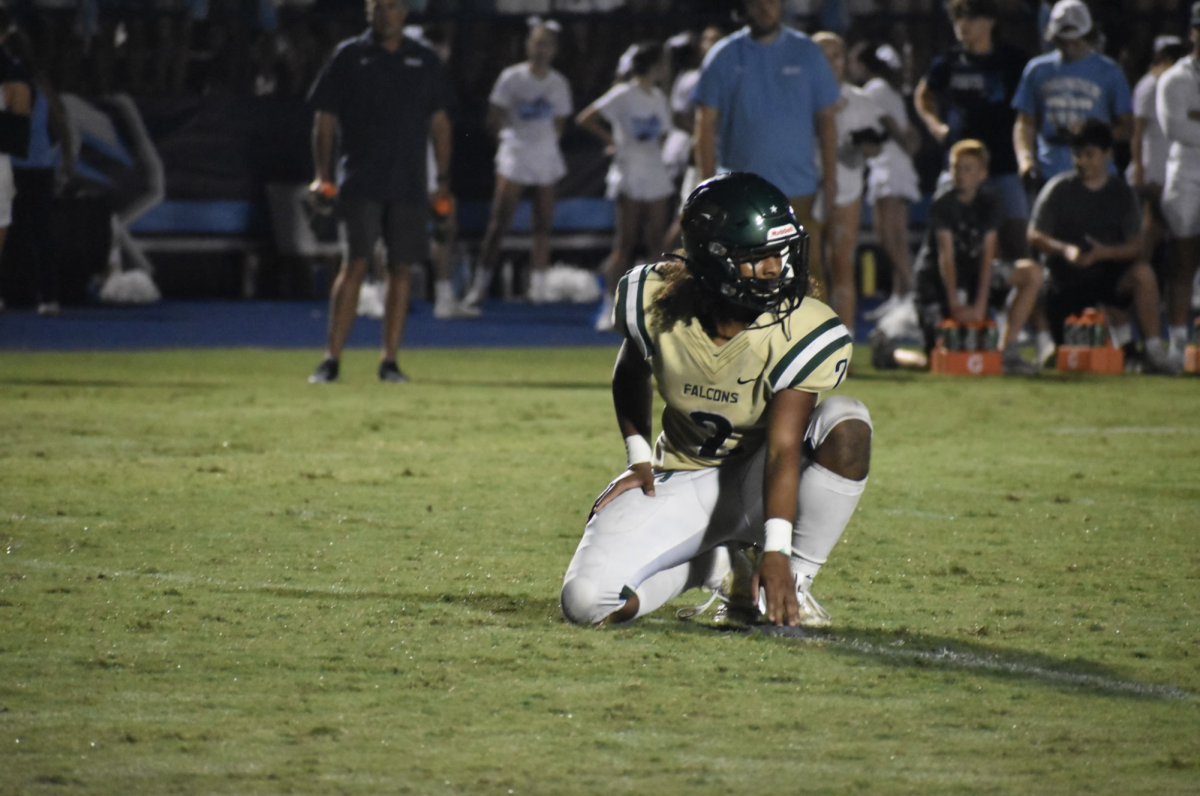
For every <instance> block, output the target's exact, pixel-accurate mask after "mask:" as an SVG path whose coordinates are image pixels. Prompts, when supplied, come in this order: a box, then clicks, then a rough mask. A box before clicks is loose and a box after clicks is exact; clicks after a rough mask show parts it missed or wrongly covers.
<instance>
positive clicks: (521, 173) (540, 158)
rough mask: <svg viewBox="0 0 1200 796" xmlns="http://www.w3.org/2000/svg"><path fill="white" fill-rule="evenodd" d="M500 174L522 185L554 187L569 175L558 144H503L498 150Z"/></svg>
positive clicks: (497, 165)
mask: <svg viewBox="0 0 1200 796" xmlns="http://www.w3.org/2000/svg"><path fill="white" fill-rule="evenodd" d="M496 173H497V174H499V175H500V176H501V177H504V178H505V179H506V180H511V181H512V182H515V183H517V184H518V185H541V186H545V185H554V184H556V183H557V182H558V181H559V180H561V179H562V178H563V177H564V176H566V174H567V162H566V161H565V160H564V159H563V156H562V150H561V148H560V147H559V145H558V141H557V140H556V139H555V140H551V141H549V142H534V143H530V144H525V143H517V142H514V141H510V140H504V141H501V142H500V147H499V148H498V149H497V150H496Z"/></svg>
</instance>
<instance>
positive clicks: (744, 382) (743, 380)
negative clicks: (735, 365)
mask: <svg viewBox="0 0 1200 796" xmlns="http://www.w3.org/2000/svg"><path fill="white" fill-rule="evenodd" d="M756 381H758V376H755V377H754V378H752V379H738V380H737V383H738V384H753V383H754V382H756Z"/></svg>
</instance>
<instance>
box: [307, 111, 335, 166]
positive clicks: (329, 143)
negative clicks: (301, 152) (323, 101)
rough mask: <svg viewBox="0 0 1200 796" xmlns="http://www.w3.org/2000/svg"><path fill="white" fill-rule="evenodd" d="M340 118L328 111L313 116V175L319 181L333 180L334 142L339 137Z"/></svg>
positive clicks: (318, 112)
mask: <svg viewBox="0 0 1200 796" xmlns="http://www.w3.org/2000/svg"><path fill="white" fill-rule="evenodd" d="M337 127H338V118H337V117H336V116H334V115H333V114H332V113H329V112H328V111H317V112H316V114H315V115H314V116H313V132H312V158H313V175H314V176H315V177H316V179H317V181H318V182H333V142H334V139H335V138H336V137H337Z"/></svg>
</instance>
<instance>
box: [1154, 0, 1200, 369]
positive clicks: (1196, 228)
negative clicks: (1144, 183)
mask: <svg viewBox="0 0 1200 796" xmlns="http://www.w3.org/2000/svg"><path fill="white" fill-rule="evenodd" d="M1190 37H1191V41H1192V52H1191V54H1190V55H1188V56H1187V57H1185V58H1181V59H1179V60H1178V61H1176V62H1175V65H1174V66H1172V67H1171V68H1170V69H1168V70H1167V71H1166V72H1165V73H1164V74H1163V76H1162V77H1161V78H1159V80H1158V103H1157V105H1158V119H1159V122H1160V123H1161V124H1162V127H1163V132H1164V133H1165V134H1166V136H1167V140H1168V141H1170V142H1171V148H1170V150H1169V151H1168V153H1167V181H1166V184H1165V185H1164V187H1163V196H1162V209H1163V216H1164V217H1165V218H1166V221H1167V226H1168V227H1169V228H1170V230H1171V234H1172V235H1174V236H1175V259H1174V263H1172V266H1171V272H1170V276H1169V277H1168V279H1167V296H1168V299H1167V325H1168V326H1169V327H1170V340H1171V356H1172V358H1173V359H1174V360H1175V361H1176V362H1180V361H1182V358H1183V349H1184V346H1185V345H1186V344H1187V316H1188V303H1189V299H1190V298H1191V294H1192V279H1193V277H1194V275H1195V273H1196V268H1197V266H1198V265H1200V2H1196V3H1193V4H1192V15H1191V33H1190Z"/></svg>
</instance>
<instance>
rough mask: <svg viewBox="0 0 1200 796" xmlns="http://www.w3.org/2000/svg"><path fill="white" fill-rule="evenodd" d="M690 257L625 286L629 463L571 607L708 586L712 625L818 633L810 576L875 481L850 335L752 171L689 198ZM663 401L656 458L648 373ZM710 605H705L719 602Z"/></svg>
mask: <svg viewBox="0 0 1200 796" xmlns="http://www.w3.org/2000/svg"><path fill="white" fill-rule="evenodd" d="M681 224H682V232H683V247H684V253H685V256H684V257H682V258H680V260H681V261H668V262H661V263H657V264H654V265H645V266H640V267H638V268H635V269H633V270H632V271H630V272H629V273H628V274H627V275H626V276H625V277H624V278H623V279H622V280H621V282H620V285H619V287H618V289H617V301H616V308H615V312H614V316H615V317H614V320H615V327H616V329H617V331H619V332H620V333H621V334H622V335H623V336H624V338H625V340H624V342H623V344H622V346H621V351H620V353H619V354H618V355H617V363H616V368H615V370H614V372H613V381H612V385H613V386H612V390H613V403H614V405H615V407H616V413H617V423H618V425H619V427H620V430H621V435H622V436H623V437H624V438H625V446H626V449H627V451H628V454H629V469H628V470H626V471H625V472H624V473H623V474H622V475H621V476H620V477H618V478H617V479H616V480H615V481H613V482H612V483H611V484H610V485H609V487H608V489H606V490H605V491H604V493H603V494H602V495H601V496H600V498H599V500H597V501H596V505H595V507H594V508H593V510H592V514H591V517H590V518H589V519H588V523H587V527H586V529H585V531H584V535H583V539H582V540H581V541H580V543H579V547H578V549H577V550H576V551H575V556H574V558H573V559H572V560H571V564H570V567H569V568H568V569H567V574H566V577H565V578H564V581H563V589H562V611H563V614H564V616H566V618H567V619H568V620H570V621H571V622H574V623H576V624H581V625H590V624H598V623H602V622H622V621H627V620H630V619H633V618H635V617H638V616H642V615H644V614H647V613H649V612H651V611H654V610H655V609H657V608H659V607H660V606H662V605H663V604H664V603H666V602H667V601H668V600H671V599H673V598H675V597H677V596H678V595H680V594H682V593H683V592H684V591H686V590H688V589H691V588H695V587H698V586H704V587H706V588H708V589H709V590H711V591H712V592H714V597H715V598H719V599H720V600H721V602H722V605H721V606H720V607H719V609H718V617H720V618H723V619H726V620H733V621H740V622H750V621H759V620H762V621H769V622H772V623H775V624H786V625H806V626H824V625H828V624H829V615H828V614H827V613H826V612H825V610H824V609H823V608H822V607H821V606H820V604H819V603H817V601H816V600H815V599H814V598H813V596H812V593H811V586H812V581H813V578H814V577H815V576H816V574H817V572H818V571H819V570H820V568H821V566H822V565H823V564H824V563H825V561H826V559H827V558H828V556H829V553H830V551H831V550H832V549H833V547H834V545H835V544H837V541H838V538H839V537H840V536H841V535H842V531H843V530H844V529H845V527H846V524H847V523H848V522H849V520H850V517H851V515H852V514H853V513H854V509H855V507H856V506H857V505H858V500H859V497H860V496H861V495H862V491H863V488H864V486H865V485H866V480H867V470H868V465H869V461H870V449H871V418H870V415H869V414H868V413H867V409H866V407H865V406H863V404H862V403H860V402H859V401H857V400H855V399H853V398H848V397H845V396H834V397H829V398H826V399H825V400H823V401H821V402H820V403H818V396H819V395H820V394H821V393H823V392H825V391H826V390H831V389H833V388H835V387H837V386H838V385H839V384H841V382H842V380H843V379H844V378H845V377H846V372H847V369H848V368H849V365H850V354H851V351H852V342H851V338H850V335H849V333H848V332H847V331H846V328H845V327H844V326H843V325H842V323H841V322H840V321H839V320H838V317H837V315H836V314H834V312H833V310H831V309H830V308H829V307H828V306H827V305H825V304H823V303H822V302H820V301H818V300H817V299H815V298H812V297H806V295H805V294H806V293H807V290H808V235H807V234H806V233H805V232H804V230H803V228H802V227H800V225H799V223H798V222H797V220H796V215H795V213H794V212H793V210H792V208H791V207H790V206H789V204H788V200H787V197H785V196H784V195H783V193H782V192H781V191H779V189H777V188H776V187H775V186H773V185H772V184H770V183H769V182H767V181H766V180H764V179H762V178H761V177H758V176H757V175H754V174H747V173H732V174H723V175H720V176H717V177H714V178H712V179H710V180H708V181H706V182H704V183H702V184H701V185H700V186H699V187H698V188H697V189H696V190H695V191H694V192H693V193H692V195H691V196H690V197H688V200H687V202H686V203H685V204H684V208H683V212H682V220H681ZM651 377H653V380H654V381H655V382H657V387H658V392H659V394H660V395H661V396H662V399H663V401H664V402H665V404H666V406H665V408H664V409H663V414H662V433H661V434H660V435H659V437H658V440H657V442H656V444H655V446H654V449H653V451H651V447H650V442H649V440H650V439H651V406H652V400H653V395H652V389H653V387H652V380H651ZM710 602H711V601H710Z"/></svg>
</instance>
